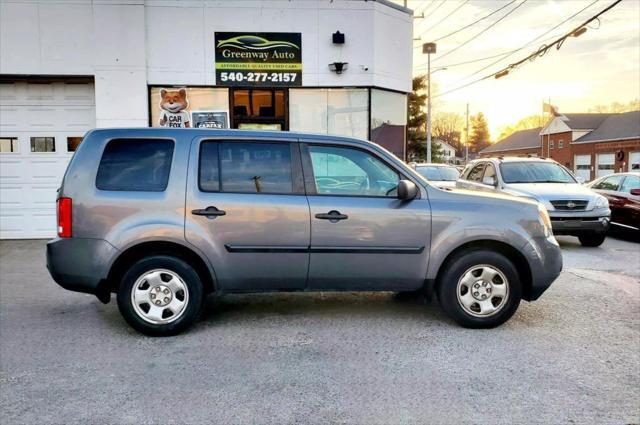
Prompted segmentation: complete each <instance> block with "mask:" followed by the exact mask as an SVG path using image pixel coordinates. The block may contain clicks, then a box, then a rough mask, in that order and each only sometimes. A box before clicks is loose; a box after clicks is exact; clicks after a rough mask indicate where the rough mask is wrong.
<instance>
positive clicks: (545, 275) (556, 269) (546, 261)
mask: <svg viewBox="0 0 640 425" xmlns="http://www.w3.org/2000/svg"><path fill="white" fill-rule="evenodd" d="M524 251H525V253H526V255H527V258H528V260H529V266H530V268H531V291H530V292H529V293H525V294H524V297H523V298H524V299H525V300H527V301H534V300H537V299H538V298H540V296H541V295H542V294H543V293H544V291H546V290H547V289H548V288H549V286H551V284H552V283H553V281H554V280H556V278H557V277H558V276H559V275H560V272H561V271H562V251H561V249H560V246H559V245H558V242H557V241H556V240H555V239H554V238H553V236H551V237H549V238H544V237H537V238H532V239H530V240H529V241H528V243H527V244H526V245H525V248H524Z"/></svg>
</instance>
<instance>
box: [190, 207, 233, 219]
mask: <svg viewBox="0 0 640 425" xmlns="http://www.w3.org/2000/svg"><path fill="white" fill-rule="evenodd" d="M191 214H193V215H203V216H205V217H212V218H216V217H217V216H219V215H226V214H227V212H226V211H223V210H219V209H217V208H216V207H207V208H205V209H203V210H192V211H191Z"/></svg>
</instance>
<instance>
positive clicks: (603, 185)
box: [593, 176, 623, 190]
mask: <svg viewBox="0 0 640 425" xmlns="http://www.w3.org/2000/svg"><path fill="white" fill-rule="evenodd" d="M622 177H623V176H611V177H607V178H606V179H603V180H602V181H600V182H599V183H596V184H595V185H593V188H594V189H600V190H618V186H620V182H621V181H622Z"/></svg>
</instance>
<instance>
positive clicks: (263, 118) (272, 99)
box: [230, 88, 289, 130]
mask: <svg viewBox="0 0 640 425" xmlns="http://www.w3.org/2000/svg"><path fill="white" fill-rule="evenodd" d="M230 99H231V126H232V127H233V128H239V129H245V130H252V129H253V130H288V129H289V120H288V115H289V114H288V113H287V110H288V93H287V90H286V89H268V88H267V89H263V88H260V89H252V88H234V89H231V96H230Z"/></svg>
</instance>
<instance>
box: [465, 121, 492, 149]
mask: <svg viewBox="0 0 640 425" xmlns="http://www.w3.org/2000/svg"><path fill="white" fill-rule="evenodd" d="M490 139H491V137H490V135H489V125H488V124H487V120H486V118H485V117H484V114H483V113H482V112H478V114H477V115H474V116H472V117H471V134H470V135H469V151H470V152H474V153H478V152H480V151H481V150H482V149H484V148H486V147H487V146H489V145H490V144H491V141H490Z"/></svg>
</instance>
